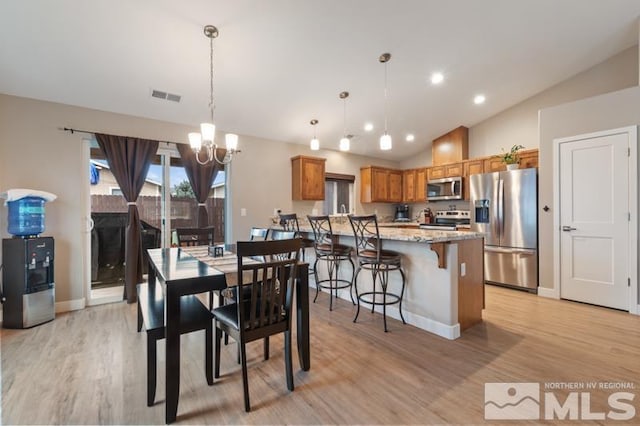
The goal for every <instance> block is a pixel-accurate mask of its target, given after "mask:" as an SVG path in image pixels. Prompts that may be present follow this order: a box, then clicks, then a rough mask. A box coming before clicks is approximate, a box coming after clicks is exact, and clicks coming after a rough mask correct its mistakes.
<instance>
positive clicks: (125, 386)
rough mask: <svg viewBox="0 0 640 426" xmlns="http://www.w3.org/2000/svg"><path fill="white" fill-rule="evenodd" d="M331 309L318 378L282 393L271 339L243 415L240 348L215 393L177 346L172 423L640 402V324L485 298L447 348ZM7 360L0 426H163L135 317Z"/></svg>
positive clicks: (191, 345) (26, 341)
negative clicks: (588, 390)
mask: <svg viewBox="0 0 640 426" xmlns="http://www.w3.org/2000/svg"><path fill="white" fill-rule="evenodd" d="M323 296H324V297H323ZM323 296H321V297H319V298H318V303H316V304H312V311H311V327H312V341H311V344H312V359H311V363H312V364H311V370H310V371H309V372H302V371H300V369H299V365H298V362H297V356H296V359H295V363H294V369H295V385H296V389H295V391H294V392H292V393H289V392H288V391H287V389H286V385H285V378H284V367H283V364H284V362H283V356H282V339H281V338H274V339H272V344H271V359H270V360H269V361H266V362H265V361H263V360H262V357H261V355H260V354H261V348H262V345H261V343H258V342H256V343H254V344H253V346H252V347H251V348H250V351H249V387H250V392H251V402H252V408H253V411H252V412H251V413H248V414H246V413H245V412H244V409H243V403H242V385H241V376H240V370H239V367H238V365H237V364H236V363H235V346H234V345H229V346H227V347H225V348H224V349H223V354H222V375H223V377H222V378H221V379H220V380H219V381H217V382H216V383H215V385H214V386H211V387H209V386H207V385H206V380H205V376H204V367H203V356H204V335H203V334H201V333H202V332H198V333H194V334H191V335H188V336H185V337H183V340H182V348H183V351H182V353H183V357H182V383H181V394H180V405H179V407H178V423H189V424H193V423H197V424H432V423H439V424H443V423H455V424H469V423H483V422H484V418H483V416H484V384H485V383H487V382H538V383H541V386H543V384H544V383H546V382H586V381H598V382H619V381H622V382H633V383H635V386H636V390H635V392H636V393H640V390H638V388H640V318H639V317H637V316H632V315H629V314H627V313H624V312H617V311H613V310H608V309H604V308H597V307H593V306H588V305H582V304H578V303H571V302H566V301H555V300H549V299H544V298H540V297H536V296H533V295H530V294H527V293H523V292H518V291H515V290H508V289H502V288H496V287H488V288H487V307H486V310H485V312H484V318H485V321H484V323H483V324H480V325H478V326H475V327H473V328H471V329H470V330H468V331H467V332H465V333H464V334H463V336H462V337H461V338H460V339H458V340H456V341H449V340H445V339H442V338H439V337H437V336H435V335H432V334H429V333H427V332H424V331H421V330H419V329H417V328H414V327H412V326H408V325H402V324H401V323H399V322H398V321H395V320H391V321H390V323H389V329H390V332H389V333H384V332H383V330H382V318H381V317H380V315H378V314H370V313H369V312H365V313H364V314H363V313H361V315H360V320H359V322H358V323H357V324H353V323H352V317H353V313H354V308H353V307H352V306H351V304H350V303H348V302H346V301H344V300H340V301H338V303H337V307H334V311H333V312H329V310H328V299H327V297H326V296H325V295H323ZM160 345H161V346H160V351H159V355H160V354H162V350H163V348H164V344H163V343H161V344H160ZM0 351H1V356H2V371H1V373H2V423H3V424H162V423H163V422H164V410H165V406H164V378H163V376H164V373H163V372H164V360H163V356H162V355H160V360H159V374H158V376H159V383H158V392H157V402H156V405H155V406H154V407H151V408H149V407H147V406H146V396H145V392H146V387H145V380H146V377H145V374H146V373H145V334H144V333H136V311H135V305H126V304H124V303H117V304H111V305H103V306H97V307H92V308H88V309H85V310H82V311H76V312H72V313H68V314H63V315H58V316H57V317H56V319H55V320H54V321H53V322H51V323H48V324H44V325H41V326H38V327H35V328H33V329H29V330H2V339H1V347H0ZM609 392H610V391H601V392H600V393H598V392H594V393H593V394H592V397H591V399H592V401H591V406H592V411H606V408H607V407H606V396H607V395H608V393H609ZM556 394H557V395H559V396H561V395H563V393H562V392H556ZM603 396H604V397H603ZM638 399H640V396H638V395H636V398H635V401H634V404H635V407H636V411H637V413H638V415H637V416H636V418H635V419H634V423H638V422H640V406H639V405H640V404H639V402H638ZM518 423H519V424H522V423H526V422H518Z"/></svg>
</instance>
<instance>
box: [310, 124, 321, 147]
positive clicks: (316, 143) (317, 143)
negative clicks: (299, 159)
mask: <svg viewBox="0 0 640 426" xmlns="http://www.w3.org/2000/svg"><path fill="white" fill-rule="evenodd" d="M310 123H311V125H312V126H313V139H311V151H317V150H319V149H320V141H319V140H318V138H317V137H316V124H318V120H316V119H315V118H314V119H313V120H311V121H310Z"/></svg>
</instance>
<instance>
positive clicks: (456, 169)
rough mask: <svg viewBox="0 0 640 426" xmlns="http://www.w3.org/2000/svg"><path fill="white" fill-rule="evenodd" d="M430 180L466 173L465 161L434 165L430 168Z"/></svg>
mask: <svg viewBox="0 0 640 426" xmlns="http://www.w3.org/2000/svg"><path fill="white" fill-rule="evenodd" d="M428 171H429V172H428V173H429V180H433V179H442V178H448V177H458V176H462V175H463V173H464V168H463V163H462V162H459V163H451V164H445V165H443V166H433V167H429V168H428Z"/></svg>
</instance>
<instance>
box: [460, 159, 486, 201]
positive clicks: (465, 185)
mask: <svg viewBox="0 0 640 426" xmlns="http://www.w3.org/2000/svg"><path fill="white" fill-rule="evenodd" d="M479 173H484V161H483V160H482V159H477V160H467V161H465V162H464V175H463V179H462V192H463V194H464V199H465V200H468V199H469V198H470V191H469V190H470V185H469V181H470V179H469V176H471V175H477V174H479Z"/></svg>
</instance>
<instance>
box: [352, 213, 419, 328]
mask: <svg viewBox="0 0 640 426" xmlns="http://www.w3.org/2000/svg"><path fill="white" fill-rule="evenodd" d="M349 222H351V228H352V229H353V234H354V237H355V240H356V255H357V259H358V270H357V271H356V274H355V278H354V281H353V287H354V288H355V291H356V300H357V301H358V309H357V310H356V316H355V318H354V319H353V322H356V320H357V319H358V315H359V314H360V302H363V303H368V304H370V305H371V312H373V310H374V308H375V307H376V306H377V305H382V319H383V321H384V331H385V332H387V331H388V330H387V305H393V304H395V303H398V307H399V311H400V318H401V319H402V323H403V324H406V323H407V322H406V321H405V320H404V316H403V315H402V297H403V296H404V285H405V276H404V272H403V271H402V255H401V254H400V253H398V252H395V251H391V250H383V249H382V241H381V240H380V232H379V230H378V219H377V217H376V215H365V216H353V215H349ZM362 269H368V270H370V271H371V277H372V279H373V289H372V291H367V292H364V293H361V294H359V293H358V274H359V273H360V271H361V270H362ZM390 271H398V272H400V275H401V276H402V287H401V289H400V294H395V293H389V292H387V286H388V284H389V272H390ZM376 282H379V283H380V288H381V290H382V291H381V292H380V291H376ZM379 295H381V296H382V300H379V299H380V298H379Z"/></svg>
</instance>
